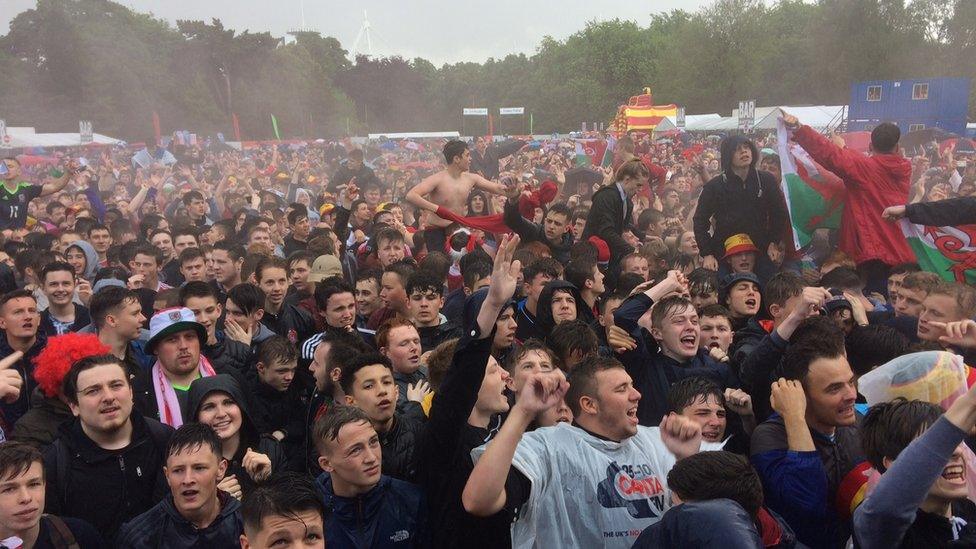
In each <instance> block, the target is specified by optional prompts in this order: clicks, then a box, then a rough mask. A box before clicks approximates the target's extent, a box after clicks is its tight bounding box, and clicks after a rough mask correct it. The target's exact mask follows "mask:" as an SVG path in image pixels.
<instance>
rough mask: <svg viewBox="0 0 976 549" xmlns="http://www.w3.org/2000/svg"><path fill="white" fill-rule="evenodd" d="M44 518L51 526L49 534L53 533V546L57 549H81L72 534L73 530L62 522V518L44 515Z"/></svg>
mask: <svg viewBox="0 0 976 549" xmlns="http://www.w3.org/2000/svg"><path fill="white" fill-rule="evenodd" d="M44 518H45V519H46V520H47V523H48V524H49V525H51V528H49V529H48V532H50V533H51V545H53V546H54V547H55V549H81V547H80V546H79V545H78V541H77V540H76V539H75V535H74V534H73V533H72V532H71V528H68V525H67V524H65V522H64V521H63V520H61V517H58V516H55V515H44Z"/></svg>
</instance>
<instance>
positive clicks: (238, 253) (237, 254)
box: [174, 237, 247, 263]
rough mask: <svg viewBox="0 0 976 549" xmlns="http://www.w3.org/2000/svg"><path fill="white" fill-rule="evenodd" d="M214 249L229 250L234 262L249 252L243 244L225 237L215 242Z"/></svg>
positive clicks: (228, 253) (228, 252)
mask: <svg viewBox="0 0 976 549" xmlns="http://www.w3.org/2000/svg"><path fill="white" fill-rule="evenodd" d="M174 240H175V237H174ZM213 249H214V251H216V250H223V251H225V252H227V255H228V256H229V257H230V260H231V261H232V262H234V263H236V262H238V261H240V259H241V258H242V257H244V254H245V253H247V252H245V251H244V247H243V246H241V245H240V244H237V243H236V242H231V241H230V240H229V239H224V240H221V241H220V242H216V243H214V245H213Z"/></svg>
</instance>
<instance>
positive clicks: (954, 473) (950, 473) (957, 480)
mask: <svg viewBox="0 0 976 549" xmlns="http://www.w3.org/2000/svg"><path fill="white" fill-rule="evenodd" d="M942 478H943V479H944V480H945V481H946V482H948V483H949V484H954V485H958V486H965V485H966V467H965V466H964V465H963V464H962V463H953V464H951V465H947V466H946V468H945V469H943V470H942Z"/></svg>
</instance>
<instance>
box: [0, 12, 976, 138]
mask: <svg viewBox="0 0 976 549" xmlns="http://www.w3.org/2000/svg"><path fill="white" fill-rule="evenodd" d="M580 24H581V26H582V29H581V30H579V31H578V32H576V33H574V34H572V35H571V36H569V37H567V38H566V39H563V40H557V39H554V38H552V37H550V36H544V37H541V38H540V42H539V45H538V47H537V48H536V51H535V53H533V54H532V55H524V54H518V55H514V54H513V55H508V56H506V57H505V58H503V59H488V60H487V61H485V62H483V63H473V62H464V63H454V64H445V65H443V66H441V67H436V66H434V65H433V64H432V63H430V62H429V61H427V60H425V59H421V58H416V59H403V58H401V57H386V58H370V57H365V56H360V57H357V58H356V59H355V60H353V61H350V60H349V58H348V52H347V51H346V50H344V49H343V48H342V44H340V43H339V41H338V40H336V39H335V38H332V37H326V36H321V35H319V34H317V33H313V32H301V33H295V34H293V35H291V36H289V37H287V39H282V38H281V37H274V36H272V35H271V34H270V33H267V32H262V33H252V32H247V31H245V32H237V31H235V30H233V29H227V28H225V27H224V25H223V24H222V23H221V22H220V21H219V20H216V19H215V20H213V21H210V22H204V21H178V22H177V24H176V26H175V28H174V27H173V26H172V25H170V24H168V23H167V22H165V21H163V20H160V19H158V18H155V17H152V16H151V15H147V14H143V13H138V12H134V11H132V10H130V9H129V8H127V7H125V6H122V5H120V4H116V3H114V2H111V1H108V0H73V1H66V0H39V1H38V3H37V7H36V8H35V9H31V10H27V11H24V12H22V13H20V14H18V15H17V16H16V17H15V18H14V19H13V21H12V22H11V25H10V31H9V32H8V33H7V34H6V35H5V36H2V37H0V75H2V76H0V79H2V81H3V91H2V92H0V118H3V119H5V120H6V121H7V124H8V125H9V126H17V125H32V126H36V127H37V128H38V131H74V130H73V128H74V127H76V126H77V123H78V120H80V119H85V120H92V121H93V123H94V128H95V131H96V132H99V133H105V134H108V135H112V136H117V137H120V138H123V139H128V140H142V139H144V138H146V137H147V136H151V135H152V132H153V126H152V113H153V112H155V113H158V115H159V118H160V120H161V123H162V124H161V125H162V131H163V133H164V134H166V133H169V132H171V131H172V130H176V129H188V130H191V131H196V132H198V133H201V134H213V133H216V132H223V133H224V135H225V136H227V138H228V139H232V138H233V125H232V115H233V114H236V115H237V117H238V120H239V123H240V130H241V133H242V137H243V138H244V139H266V138H270V137H272V135H273V133H272V127H271V122H270V115H271V114H274V115H275V116H276V117H277V118H278V121H279V126H280V128H281V130H282V133H283V137H338V136H344V135H362V134H365V133H366V132H370V133H383V132H397V131H436V130H454V129H457V130H460V129H461V116H460V113H461V109H462V108H464V107H489V108H490V109H491V110H492V111H493V112H494V113H496V114H495V116H496V126H497V108H498V107H518V106H521V107H525V109H526V110H525V112H526V113H532V115H533V119H534V129H535V131H536V132H537V133H549V132H553V131H561V132H562V131H569V130H572V129H574V128H579V124H580V122H582V121H587V122H594V121H609V120H610V119H611V118H612V117H613V115H614V114H615V112H616V108H617V106H618V105H620V104H621V102H623V101H626V99H627V98H628V97H630V96H631V95H634V94H636V93H639V91H640V90H641V89H642V88H643V87H645V86H650V87H651V89H652V92H653V94H654V98H655V102H656V103H678V104H680V105H683V106H685V107H686V111H687V112H688V113H689V114H691V113H706V112H718V113H728V112H729V111H730V109H731V108H732V106H733V105H735V104H736V103H737V102H738V101H739V100H740V99H756V100H757V104H758V105H768V104H845V103H847V102H848V101H849V96H850V86H851V83H852V82H855V81H859V80H868V79H897V78H909V77H922V78H924V77H936V76H957V77H958V76H961V77H968V78H974V77H976V2H973V1H971V0H913V1H911V2H906V1H905V0H819V1H817V2H815V3H807V2H803V1H801V0H780V1H778V2H776V3H772V4H769V5H767V4H766V3H764V2H762V1H761V0H716V1H715V2H714V3H712V4H710V5H709V6H707V7H705V8H703V9H701V10H699V11H696V12H688V11H684V10H674V11H671V12H667V13H662V14H649V15H648V16H647V19H646V21H641V22H631V21H621V20H616V19H615V20H610V21H601V22H596V21H592V22H586V23H584V22H582V21H581V22H580ZM970 115H971V117H976V97H971V99H970ZM507 124H508V125H507V126H503V127H502V130H503V131H504V130H505V128H509V130H508V131H518V129H521V128H524V127H525V121H522V123H521V124H518V125H516V124H511V123H507ZM483 127H484V121H474V123H472V124H470V125H468V127H466V130H467V131H469V132H475V133H477V132H479V131H481V128H483Z"/></svg>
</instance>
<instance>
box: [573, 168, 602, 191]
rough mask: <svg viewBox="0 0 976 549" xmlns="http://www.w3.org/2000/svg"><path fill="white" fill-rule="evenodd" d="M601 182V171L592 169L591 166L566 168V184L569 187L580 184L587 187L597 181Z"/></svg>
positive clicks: (575, 186) (576, 186)
mask: <svg viewBox="0 0 976 549" xmlns="http://www.w3.org/2000/svg"><path fill="white" fill-rule="evenodd" d="M602 182H603V172H601V171H597V170H594V169H592V168H587V167H585V166H577V167H575V168H571V169H569V170H566V185H567V186H570V185H571V186H570V187H569V188H571V189H573V188H578V186H579V185H580V184H585V185H587V186H588V187H591V186H593V185H596V184H597V183H602Z"/></svg>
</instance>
